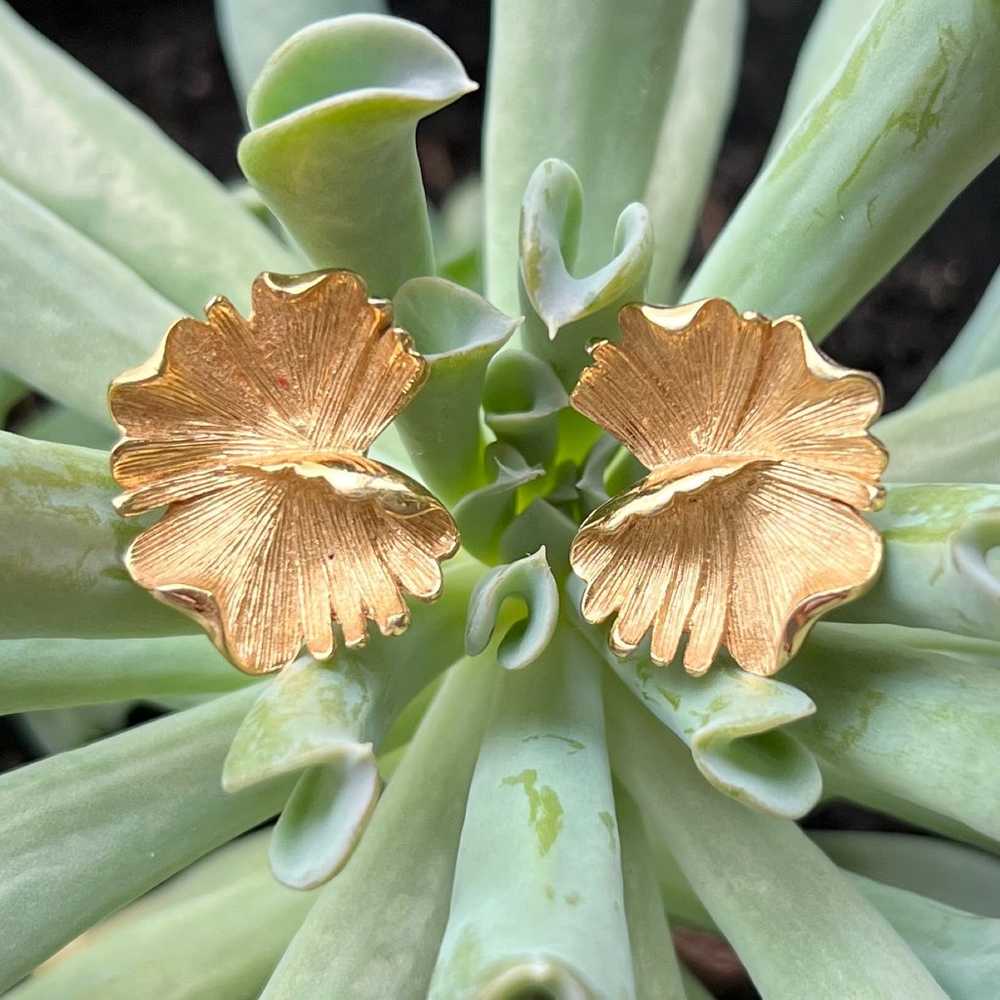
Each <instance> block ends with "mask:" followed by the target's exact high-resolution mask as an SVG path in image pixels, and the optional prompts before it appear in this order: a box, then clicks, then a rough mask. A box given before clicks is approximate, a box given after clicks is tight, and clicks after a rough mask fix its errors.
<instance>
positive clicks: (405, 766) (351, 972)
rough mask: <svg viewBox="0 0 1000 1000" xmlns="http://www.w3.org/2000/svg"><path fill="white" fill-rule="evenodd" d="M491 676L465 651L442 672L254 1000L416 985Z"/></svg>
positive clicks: (411, 996)
mask: <svg viewBox="0 0 1000 1000" xmlns="http://www.w3.org/2000/svg"><path fill="white" fill-rule="evenodd" d="M496 677H497V671H495V670H493V669H491V668H490V666H489V664H486V663H477V662H474V661H466V662H464V663H462V664H460V665H458V666H456V667H455V669H454V670H453V671H451V672H450V673H449V675H448V677H447V679H446V680H445V683H444V685H443V686H442V688H441V691H440V692H439V693H438V695H437V697H436V698H435V700H434V703H433V704H432V706H431V708H430V710H429V711H428V713H427V715H426V716H425V717H424V720H423V722H422V723H421V726H420V728H419V730H418V731H417V735H416V736H415V737H414V739H413V741H412V743H411V744H410V745H409V748H408V749H407V751H406V755H405V756H404V757H403V761H402V763H401V764H400V766H399V769H398V770H397V771H396V772H395V774H394V776H393V778H392V780H391V782H390V783H389V787H388V789H387V790H386V792H385V794H384V795H383V796H382V799H381V801H380V802H379V804H378V806H377V808H376V810H375V815H374V816H373V817H372V822H371V824H370V826H369V828H368V830H367V832H366V833H365V837H364V839H363V840H362V841H361V844H360V846H359V847H358V850H357V851H356V852H355V854H354V856H353V857H352V858H351V861H350V863H349V864H348V865H347V867H346V868H345V869H344V871H343V872H342V873H341V874H340V875H339V876H338V877H337V878H336V879H335V880H334V881H333V882H331V883H330V884H329V885H328V886H326V887H325V888H324V889H323V890H322V892H321V894H320V896H319V899H318V900H317V902H316V905H315V906H314V907H313V909H312V911H311V912H310V914H309V916H308V918H307V919H306V922H305V924H304V925H303V927H302V930H301V931H299V933H298V934H297V935H296V936H295V938H294V940H293V941H292V943H291V945H290V946H289V948H288V950H287V951H286V952H285V955H284V957H283V958H282V960H281V963H280V964H279V966H278V968H277V970H276V971H275V973H274V976H273V977H272V978H271V981H270V982H269V983H268V986H267V989H266V990H265V991H264V993H263V997H264V998H266V1000H279V998H282V1000H284V998H288V1000H292V998H294V1000H321V998H322V1000H326V998H328V997H331V996H337V997H340V996H344V997H346V996H350V997H351V998H352V1000H385V998H387V997H393V998H398V1000H418V998H420V1000H422V998H423V997H425V996H426V994H427V984H428V982H429V981H430V977H431V971H432V968H433V963H434V953H435V949H436V947H437V944H438V941H439V940H440V938H441V934H442V932H443V931H444V927H445V922H446V921H447V917H448V898H449V895H450V893H451V883H452V876H453V873H454V868H455V855H456V852H457V850H458V840H459V835H460V832H461V829H462V819H463V817H464V815H465V797H466V792H467V789H468V787H469V781H470V779H471V777H472V772H473V768H474V767H475V762H476V754H477V752H478V750H479V743H480V739H481V736H482V732H483V727H484V725H485V723H486V718H487V716H488V714H489V710H490V705H491V703H492V700H493V690H494V687H495V684H496ZM431 779H433V780H431ZM387 915H391V919H387Z"/></svg>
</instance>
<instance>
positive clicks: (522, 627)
mask: <svg viewBox="0 0 1000 1000" xmlns="http://www.w3.org/2000/svg"><path fill="white" fill-rule="evenodd" d="M508 598H521V599H523V600H524V602H525V604H526V605H527V616H526V617H525V618H522V619H520V620H518V621H517V622H515V623H514V624H513V625H512V626H511V627H510V628H509V629H508V631H507V633H506V634H505V635H504V637H503V639H501V641H500V645H499V647H498V649H497V662H498V663H499V664H500V665H501V666H502V667H504V668H505V669H507V670H520V669H522V668H523V667H526V666H528V665H529V664H531V663H533V662H534V661H535V660H536V659H538V657H539V656H541V654H542V653H543V652H544V651H545V648H546V647H547V646H548V644H549V641H550V640H551V639H552V636H553V634H554V632H555V629H556V624H557V622H558V619H559V589H558V587H557V586H556V581H555V578H554V577H553V576H552V571H551V569H550V568H549V564H548V560H547V559H546V555H545V547H544V546H542V547H541V548H540V549H539V550H538V551H537V552H535V553H533V554H532V555H530V556H526V557H525V558H523V559H519V560H518V561H517V562H514V563H509V564H507V565H505V566H497V567H496V568H495V569H492V570H490V572H489V573H487V574H486V575H485V576H484V577H483V578H482V580H480V581H479V583H478V584H477V586H476V588H475V590H474V591H473V593H472V596H471V598H470V599H469V616H468V619H467V622H466V626H465V650H466V652H467V653H468V654H469V655H470V656H476V655H478V654H479V653H481V652H483V650H485V649H486V647H487V646H488V645H489V642H490V639H491V638H492V636H493V632H494V630H495V628H496V626H497V619H498V617H499V614H500V609H501V606H502V605H503V604H504V602H505V601H506V600H507V599H508Z"/></svg>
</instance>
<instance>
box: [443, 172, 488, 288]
mask: <svg viewBox="0 0 1000 1000" xmlns="http://www.w3.org/2000/svg"><path fill="white" fill-rule="evenodd" d="M432 228H433V230H434V257H435V259H436V260H437V264H438V271H439V272H440V273H441V274H442V275H443V276H444V277H446V278H450V279H451V280H452V281H457V282H458V284H460V285H464V286H465V287H466V288H471V289H472V290H473V291H476V292H481V291H482V289H483V185H482V182H481V181H480V180H479V178H478V177H466V178H463V179H462V180H460V181H459V182H458V183H457V184H455V185H453V186H452V188H451V189H450V190H449V191H448V193H447V195H446V196H445V199H444V203H443V204H442V205H441V210H440V212H439V213H438V215H437V217H436V221H434V220H432Z"/></svg>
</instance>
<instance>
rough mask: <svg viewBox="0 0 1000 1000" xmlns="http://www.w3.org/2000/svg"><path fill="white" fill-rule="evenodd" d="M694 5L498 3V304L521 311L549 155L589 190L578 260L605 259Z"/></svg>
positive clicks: (492, 192)
mask: <svg viewBox="0 0 1000 1000" xmlns="http://www.w3.org/2000/svg"><path fill="white" fill-rule="evenodd" d="M689 7H690V2H689V0H678V2H676V3H661V2H659V0H633V2H631V3H629V4H625V5H623V4H621V3H615V2H614V0H594V2H592V3H589V4H588V5H587V11H586V15H587V16H586V17H581V16H580V6H579V4H578V3H575V2H574V0H546V2H545V3H534V2H531V0H521V2H511V3H497V4H495V6H494V15H493V22H492V52H491V58H490V80H489V87H488V88H487V95H488V107H487V112H486V127H485V139H484V147H483V162H484V185H485V186H484V190H485V205H486V230H487V244H486V289H487V294H488V296H489V298H490V300H491V301H492V302H495V303H496V304H497V305H498V306H499V307H500V308H501V309H504V310H506V311H507V312H510V311H512V310H514V309H516V308H517V302H518V292H517V245H518V236H517V213H518V210H519V208H520V206H521V197H522V195H523V193H524V189H525V187H526V185H527V184H528V178H529V177H530V176H531V174H532V172H533V171H534V170H535V168H536V167H537V166H538V164H539V163H541V161H542V160H544V159H546V158H548V157H559V158H560V159H562V160H565V161H566V162H567V163H568V164H569V165H570V166H571V167H572V168H573V169H574V170H575V171H576V172H577V174H579V177H580V179H581V180H582V181H583V187H584V190H585V191H587V192H588V193H591V192H592V193H591V194H590V197H591V198H592V199H593V201H592V203H590V205H589V208H588V210H587V217H586V219H585V220H584V226H583V232H582V234H581V238H580V253H579V255H578V258H577V265H578V266H579V268H580V270H581V271H582V272H583V273H585V274H586V273H589V272H590V271H592V270H594V269H595V268H598V267H600V266H601V265H602V264H603V263H604V262H605V260H606V259H607V257H606V247H607V240H608V237H609V236H610V235H611V232H612V231H613V230H614V227H615V220H616V219H617V218H618V215H619V213H620V212H621V211H622V210H623V209H624V208H625V206H626V205H628V204H629V202H633V201H636V200H638V199H640V198H641V197H642V194H643V191H644V190H645V187H646V182H647V179H648V177H649V171H650V166H651V164H652V162H653V153H654V150H655V148H656V141H657V138H658V135H659V131H660V123H661V121H662V119H663V113H664V109H665V107H666V105H667V100H668V98H669V96H670V86H671V82H672V80H673V76H674V71H675V69H676V66H677V58H678V53H679V51H680V47H681V41H682V39H683V34H684V23H685V20H686V18H687V15H688V10H689ZM597 192H600V198H597ZM577 224H579V219H577Z"/></svg>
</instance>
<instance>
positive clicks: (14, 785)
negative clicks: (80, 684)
mask: <svg viewBox="0 0 1000 1000" xmlns="http://www.w3.org/2000/svg"><path fill="white" fill-rule="evenodd" d="M253 697H254V693H253V692H252V691H250V690H246V691H238V692H234V693H233V694H230V695H226V696H225V697H223V698H217V699H215V700H213V701H210V702H209V703H208V704H206V705H203V706H202V707H200V708H195V709H190V710H188V711H185V712H180V713H178V714H176V715H171V716H166V717H165V718H162V719H157V720H156V721H155V722H150V723H147V724H146V725H144V726H141V727H139V728H137V729H130V730H127V731H126V732H124V733H121V734H120V735H118V736H113V737H110V738H108V739H105V740H101V741H100V742H98V743H92V744H90V745H88V746H85V747H82V748H80V749H79V750H73V751H70V752H69V753H64V754H59V755H58V756H56V757H50V758H48V759H47V760H43V761H40V762H38V763H37V764H30V765H28V766H27V767H22V768H20V769H18V770H16V771H11V772H10V773H8V774H6V775H4V777H3V778H2V779H0V908H2V910H3V912H4V913H8V914H9V913H17V914H18V919H17V920H16V921H7V926H6V927H5V931H4V934H3V936H2V939H0V984H2V986H0V988H2V987H6V986H10V985H12V984H13V983H15V982H17V980H18V979H20V978H21V977H22V976H23V975H25V974H26V973H28V972H30V971H31V969H32V968H34V966H35V965H37V964H38V963H39V962H41V961H42V960H43V959H45V958H48V956H49V955H51V954H52V953H53V952H55V951H56V950H57V949H59V948H61V947H62V946H63V945H64V944H66V943H67V942H68V941H70V940H72V939H73V938H74V937H76V935H77V934H79V933H81V932H82V931H84V930H86V929H87V928H88V927H90V926H92V925H93V924H94V923H96V922H97V921H98V920H100V919H101V918H102V917H105V916H107V915H108V914H109V913H113V912H114V911H115V910H117V909H118V908H119V907H120V906H122V905H124V904H125V903H128V902H130V901H131V900H133V899H135V898H136V897H138V896H140V895H141V894H142V893H144V892H146V891H147V890H149V889H151V888H152V887H153V886H155V885H158V884H159V883H160V882H162V881H163V880H164V879H166V878H167V877H169V876H170V875H172V874H174V872H176V871H179V870H180V869H181V868H184V867H185V866H186V865H188V864H190V863H191V862H192V861H194V860H196V859H197V858H199V857H201V856H202V855H203V854H206V853H207V852H208V851H210V850H212V849H213V848H215V847H218V846H219V845H220V844H224V843H226V841H228V840H230V839H231V838H232V837H234V836H236V835H237V834H239V833H242V832H243V831H244V830H248V829H250V828H251V827H253V826H255V825H256V824H257V823H260V822H261V821H262V820H265V819H267V818H268V817H269V816H272V815H274V813H275V812H277V811H278V809H280V808H281V803H282V802H283V801H284V799H285V797H286V796H287V794H288V789H289V786H288V784H287V783H286V782H271V783H268V784H266V785H261V786H260V787H258V788H254V789H251V790H249V791H246V792H243V793H241V794H239V795H237V796H231V795H226V794H225V793H224V792H223V790H222V787H221V785H220V784H219V773H220V771H221V768H222V761H223V757H224V756H225V753H226V750H227V748H228V746H229V742H230V740H231V739H232V736H233V733H234V731H235V730H236V727H237V726H238V725H239V721H240V719H241V718H242V717H243V715H244V713H245V712H246V710H247V706H248V704H249V703H250V702H251V701H252V699H253ZM108 872H113V873H114V877H113V878H109V877H108Z"/></svg>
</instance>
